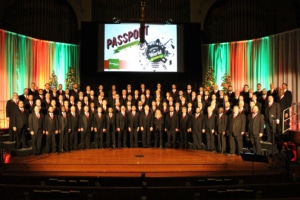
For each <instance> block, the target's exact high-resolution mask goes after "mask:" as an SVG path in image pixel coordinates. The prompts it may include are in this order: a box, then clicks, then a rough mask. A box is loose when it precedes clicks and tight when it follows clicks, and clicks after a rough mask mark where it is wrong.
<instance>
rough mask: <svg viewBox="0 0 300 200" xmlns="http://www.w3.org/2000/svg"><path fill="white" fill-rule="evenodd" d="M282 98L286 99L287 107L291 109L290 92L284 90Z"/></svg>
mask: <svg viewBox="0 0 300 200" xmlns="http://www.w3.org/2000/svg"><path fill="white" fill-rule="evenodd" d="M284 96H285V97H286V101H287V106H288V107H291V106H292V101H293V95H292V92H291V91H289V90H286V91H285V92H284Z"/></svg>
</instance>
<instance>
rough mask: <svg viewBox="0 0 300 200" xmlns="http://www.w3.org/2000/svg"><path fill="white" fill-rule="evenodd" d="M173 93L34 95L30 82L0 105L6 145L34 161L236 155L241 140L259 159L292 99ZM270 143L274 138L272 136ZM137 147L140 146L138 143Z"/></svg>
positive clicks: (281, 92) (273, 93) (248, 93)
mask: <svg viewBox="0 0 300 200" xmlns="http://www.w3.org/2000/svg"><path fill="white" fill-rule="evenodd" d="M184 87H185V89H183V90H181V89H178V88H177V87H176V84H172V86H171V88H170V90H169V91H166V92H164V91H163V89H162V87H161V84H160V83H157V84H156V88H155V89H154V90H153V91H151V90H150V89H149V88H147V87H146V86H145V84H143V83H142V84H140V86H139V88H135V89H134V88H132V86H131V84H127V86H126V88H124V89H122V90H120V91H118V90H117V88H116V86H115V85H112V86H111V88H110V90H107V91H106V90H104V87H103V85H99V87H98V89H97V90H93V89H91V87H90V86H89V85H87V86H86V87H85V90H82V91H81V90H80V89H79V87H78V84H73V88H72V89H70V90H69V89H66V90H63V89H62V85H61V84H59V85H58V88H51V87H50V84H48V83H46V84H45V88H44V89H36V85H35V83H32V84H31V86H30V87H29V88H25V89H24V93H23V94H22V95H18V94H17V93H13V96H12V99H10V100H8V102H7V105H6V114H7V119H8V120H9V133H10V139H11V140H12V141H15V142H16V148H17V149H18V148H25V147H28V140H31V141H32V142H31V143H32V149H33V153H34V154H35V155H39V154H41V153H43V152H47V153H50V152H57V153H59V152H69V151H73V150H77V149H88V148H126V147H157V148H184V149H185V148H193V149H198V150H201V149H205V150H207V151H216V152H218V153H228V154H237V155H239V154H240V153H242V151H243V145H245V144H244V141H245V138H248V140H250V141H251V144H252V146H253V151H254V153H256V154H261V144H260V141H261V140H262V138H264V140H266V141H271V140H272V137H273V136H274V135H272V134H276V136H277V135H278V134H280V127H281V126H282V123H283V119H284V118H288V116H289V113H288V112H286V113H283V111H284V110H285V109H286V108H288V107H290V106H291V103H292V93H291V91H289V90H288V89H287V84H286V83H283V84H282V87H278V88H277V87H275V86H274V84H270V89H269V90H267V89H265V88H262V86H261V84H257V88H256V91H254V90H253V89H251V88H249V86H248V85H244V87H243V89H242V91H239V90H233V88H232V86H229V87H228V89H227V90H226V91H224V90H219V87H218V85H214V86H213V90H208V89H206V88H204V87H199V88H198V89H196V90H195V89H194V90H193V88H192V85H190V84H188V85H187V86H184ZM274 137H275V136H274ZM139 141H141V143H140V142H139Z"/></svg>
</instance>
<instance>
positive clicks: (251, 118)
mask: <svg viewBox="0 0 300 200" xmlns="http://www.w3.org/2000/svg"><path fill="white" fill-rule="evenodd" d="M252 112H253V113H252V114H249V115H248V120H247V121H248V125H247V131H248V134H249V137H250V140H251V143H252V145H253V151H254V153H255V154H257V155H260V154H261V144H260V140H261V137H262V136H263V132H264V124H265V122H264V115H263V114H261V113H260V112H259V108H258V106H254V107H253V109H252Z"/></svg>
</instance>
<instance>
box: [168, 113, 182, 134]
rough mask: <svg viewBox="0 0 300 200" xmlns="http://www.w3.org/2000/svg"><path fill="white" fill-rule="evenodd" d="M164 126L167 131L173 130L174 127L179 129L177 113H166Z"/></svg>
mask: <svg viewBox="0 0 300 200" xmlns="http://www.w3.org/2000/svg"><path fill="white" fill-rule="evenodd" d="M165 128H166V129H167V131H175V129H179V121H178V114H176V112H173V116H172V117H171V116H170V113H169V114H168V115H166V121H165Z"/></svg>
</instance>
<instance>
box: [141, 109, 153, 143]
mask: <svg viewBox="0 0 300 200" xmlns="http://www.w3.org/2000/svg"><path fill="white" fill-rule="evenodd" d="M140 129H141V131H142V145H143V147H150V146H151V144H150V143H151V132H152V131H153V113H151V112H150V108H149V106H148V105H145V107H144V112H141V113H140Z"/></svg>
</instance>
